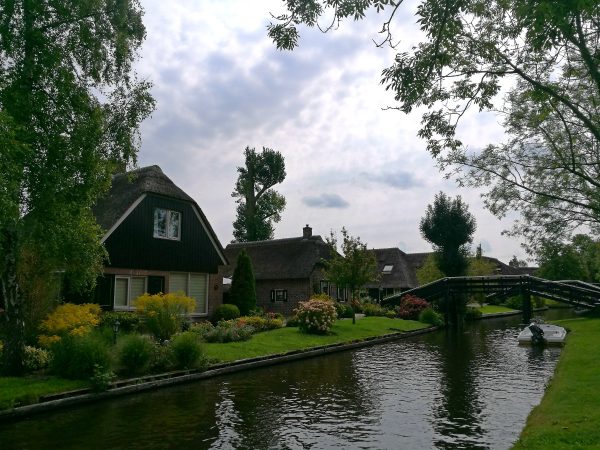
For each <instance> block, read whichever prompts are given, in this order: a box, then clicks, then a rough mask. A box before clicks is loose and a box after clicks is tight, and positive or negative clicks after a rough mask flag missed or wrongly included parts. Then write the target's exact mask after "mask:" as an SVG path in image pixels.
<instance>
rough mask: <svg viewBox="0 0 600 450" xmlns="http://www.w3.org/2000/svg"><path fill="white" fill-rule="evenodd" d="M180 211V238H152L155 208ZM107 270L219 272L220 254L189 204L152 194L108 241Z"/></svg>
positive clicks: (106, 243)
mask: <svg viewBox="0 0 600 450" xmlns="http://www.w3.org/2000/svg"><path fill="white" fill-rule="evenodd" d="M155 208H165V209H170V210H173V211H179V212H181V239H180V240H178V241H176V240H170V239H159V238H155V237H153V231H154V209H155ZM105 246H106V249H107V250H108V254H109V258H110V262H109V263H108V264H107V267H121V268H124V267H130V268H136V269H146V270H164V271H180V272H203V273H217V271H218V266H219V264H222V263H221V259H220V258H219V254H218V252H217V250H216V249H215V247H214V246H213V244H212V242H211V241H210V238H209V236H208V234H207V233H206V231H205V230H204V228H203V227H202V224H201V223H200V221H199V219H198V216H197V215H196V213H195V212H194V209H193V206H192V205H191V204H190V203H189V202H185V201H182V200H176V199H171V198H166V197H159V196H156V195H151V194H149V195H148V196H147V197H146V198H145V199H144V200H143V201H142V202H141V203H140V204H139V205H138V206H137V207H136V208H135V209H134V210H133V211H132V212H131V214H130V215H129V216H128V217H127V218H126V219H125V220H124V221H123V223H121V225H119V227H118V228H117V229H116V230H114V231H113V233H112V234H111V235H110V236H109V237H108V239H107V240H106V242H105Z"/></svg>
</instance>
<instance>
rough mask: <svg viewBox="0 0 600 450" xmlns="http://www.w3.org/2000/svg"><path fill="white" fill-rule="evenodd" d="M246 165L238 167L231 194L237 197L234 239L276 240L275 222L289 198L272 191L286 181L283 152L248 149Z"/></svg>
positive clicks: (266, 149) (238, 240)
mask: <svg viewBox="0 0 600 450" xmlns="http://www.w3.org/2000/svg"><path fill="white" fill-rule="evenodd" d="M244 155H245V165H244V167H238V169H237V170H238V173H239V175H238V179H237V182H236V184H235V190H234V191H233V193H232V194H231V196H232V197H235V198H237V200H236V202H237V204H238V206H237V209H236V213H237V216H236V220H235V222H233V237H234V239H235V241H237V242H248V241H262V240H266V239H273V222H279V221H280V220H281V212H282V211H283V209H284V208H285V198H284V197H283V195H281V194H279V193H278V192H277V191H275V190H273V189H271V188H272V187H273V186H275V185H276V184H278V183H281V182H283V180H284V179H285V175H286V174H285V162H284V159H283V156H282V155H281V153H280V152H277V151H275V150H272V149H270V148H266V147H263V150H262V153H257V152H256V150H255V149H254V148H250V147H246V149H245V150H244Z"/></svg>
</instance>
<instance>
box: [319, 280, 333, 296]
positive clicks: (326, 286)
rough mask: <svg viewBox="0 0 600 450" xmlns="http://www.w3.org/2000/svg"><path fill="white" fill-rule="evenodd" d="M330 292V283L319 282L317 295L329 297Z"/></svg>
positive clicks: (325, 281)
mask: <svg viewBox="0 0 600 450" xmlns="http://www.w3.org/2000/svg"><path fill="white" fill-rule="evenodd" d="M323 287H325V291H323ZM330 292H331V283H330V282H329V281H327V280H321V282H320V283H319V293H320V294H326V295H330Z"/></svg>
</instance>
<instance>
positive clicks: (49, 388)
mask: <svg viewBox="0 0 600 450" xmlns="http://www.w3.org/2000/svg"><path fill="white" fill-rule="evenodd" d="M87 386H88V383H87V382H86V381H81V380H65V379H63V378H55V377H35V376H30V377H22V378H18V377H0V410H2V409H8V408H12V407H14V406H20V405H27V404H30V403H35V402H37V401H38V400H39V398H40V397H41V396H43V395H48V394H55V393H57V392H65V391H71V390H74V389H79V388H83V387H87Z"/></svg>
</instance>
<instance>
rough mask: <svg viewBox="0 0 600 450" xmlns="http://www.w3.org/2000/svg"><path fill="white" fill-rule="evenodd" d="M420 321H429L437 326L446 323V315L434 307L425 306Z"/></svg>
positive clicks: (420, 314)
mask: <svg viewBox="0 0 600 450" xmlns="http://www.w3.org/2000/svg"><path fill="white" fill-rule="evenodd" d="M419 322H422V323H428V324H429V325H433V326H435V327H441V326H442V325H444V317H443V316H442V315H441V314H440V313H439V312H437V311H435V310H434V309H433V308H425V309H424V310H423V311H421V312H420V313H419Z"/></svg>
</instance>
